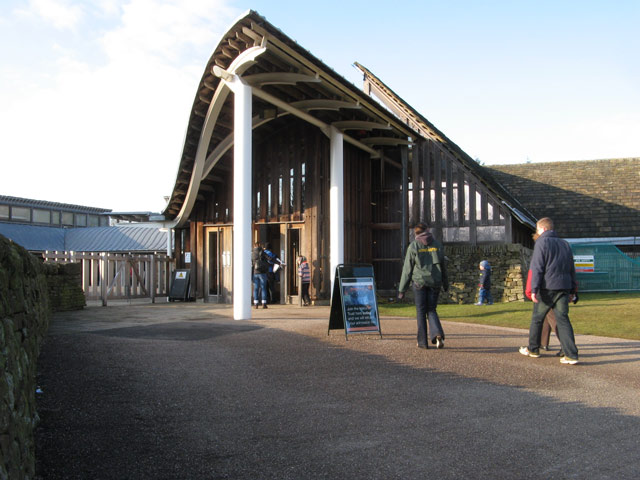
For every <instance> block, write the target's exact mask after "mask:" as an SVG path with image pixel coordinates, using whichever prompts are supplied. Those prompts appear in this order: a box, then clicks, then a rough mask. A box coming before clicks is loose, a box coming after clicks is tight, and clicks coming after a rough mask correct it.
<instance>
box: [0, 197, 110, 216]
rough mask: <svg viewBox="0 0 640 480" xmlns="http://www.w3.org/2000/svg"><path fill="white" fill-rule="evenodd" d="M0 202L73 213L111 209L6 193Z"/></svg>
mask: <svg viewBox="0 0 640 480" xmlns="http://www.w3.org/2000/svg"><path fill="white" fill-rule="evenodd" d="M0 203H1V204H6V205H19V206H21V207H31V208H51V209H58V210H64V211H66V212H75V213H95V214H105V213H109V212H110V211H111V210H110V209H107V208H96V207H86V206H83V205H73V204H71V203H60V202H49V201H46V200H34V199H32V198H22V197H10V196H7V195H0Z"/></svg>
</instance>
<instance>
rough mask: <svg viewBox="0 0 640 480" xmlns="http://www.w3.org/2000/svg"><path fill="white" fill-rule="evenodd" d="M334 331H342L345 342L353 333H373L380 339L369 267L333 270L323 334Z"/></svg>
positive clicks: (371, 275)
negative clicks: (326, 325) (328, 310)
mask: <svg viewBox="0 0 640 480" xmlns="http://www.w3.org/2000/svg"><path fill="white" fill-rule="evenodd" d="M338 329H344V334H345V338H347V340H348V339H349V337H348V335H349V334H354V333H375V332H377V333H378V334H379V335H380V338H382V331H381V329H380V315H379V313H378V302H377V300H376V283H375V278H374V275H373V266H372V265H369V264H355V265H338V266H337V267H336V273H335V279H334V282H333V293H332V295H331V313H330V315H329V328H328V329H327V335H329V332H330V331H331V330H338Z"/></svg>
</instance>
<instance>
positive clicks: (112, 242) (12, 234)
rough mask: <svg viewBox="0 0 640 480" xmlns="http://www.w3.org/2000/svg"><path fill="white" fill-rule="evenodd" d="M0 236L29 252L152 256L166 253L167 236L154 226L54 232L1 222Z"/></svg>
mask: <svg viewBox="0 0 640 480" xmlns="http://www.w3.org/2000/svg"><path fill="white" fill-rule="evenodd" d="M0 235H3V236H5V237H7V238H9V239H11V240H13V241H14V242H15V243H17V244H18V245H21V246H23V247H24V248H26V249H27V250H29V251H33V252H42V251H45V250H49V251H74V252H156V251H165V250H166V249H167V232H166V231H161V228H160V227H159V226H157V225H118V226H113V227H84V228H55V227H43V226H39V225H25V224H15V223H5V222H2V223H0Z"/></svg>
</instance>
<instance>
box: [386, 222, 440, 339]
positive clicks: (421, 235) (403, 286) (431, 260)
mask: <svg viewBox="0 0 640 480" xmlns="http://www.w3.org/2000/svg"><path fill="white" fill-rule="evenodd" d="M414 233H415V240H414V241H413V242H411V243H410V244H409V247H408V248H407V254H406V256H405V260H404V267H403V268H402V276H401V277H400V284H399V285H398V299H400V300H401V299H402V298H404V292H405V291H406V290H407V289H408V288H409V285H410V284H411V285H413V292H414V295H415V302H416V317H417V321H418V348H429V344H428V338H427V333H428V334H429V337H430V338H429V339H430V340H431V343H433V344H435V345H436V348H443V347H444V330H443V329H442V324H441V323H440V318H439V317H438V312H437V311H436V308H437V306H438V296H439V295H440V288H442V289H443V290H444V291H445V292H446V291H447V290H448V289H449V280H448V277H447V269H446V265H445V256H444V250H443V247H442V244H441V243H440V242H439V241H438V240H436V239H435V238H433V235H431V232H430V231H429V227H427V225H426V224H424V223H418V224H417V225H416V226H415V227H414ZM426 318H428V319H429V330H428V332H427V322H426Z"/></svg>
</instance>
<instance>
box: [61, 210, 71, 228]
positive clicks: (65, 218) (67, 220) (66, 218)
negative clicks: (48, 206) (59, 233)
mask: <svg viewBox="0 0 640 480" xmlns="http://www.w3.org/2000/svg"><path fill="white" fill-rule="evenodd" d="M62 224H63V225H69V226H73V213H71V212H62Z"/></svg>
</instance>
